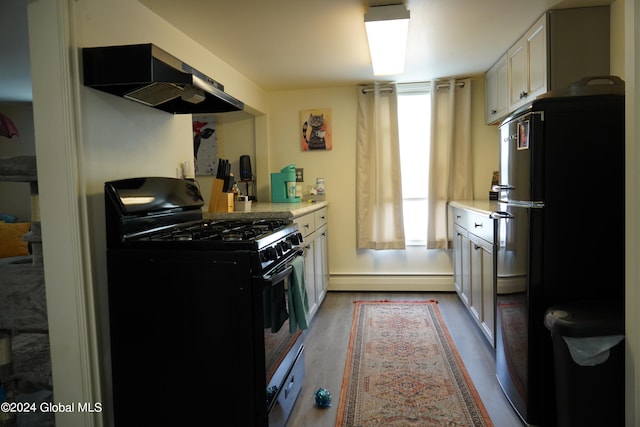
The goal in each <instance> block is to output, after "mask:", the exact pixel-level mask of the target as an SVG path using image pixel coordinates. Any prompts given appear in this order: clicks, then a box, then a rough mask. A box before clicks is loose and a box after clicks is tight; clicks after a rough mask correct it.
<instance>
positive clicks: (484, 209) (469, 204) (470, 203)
mask: <svg viewBox="0 0 640 427" xmlns="http://www.w3.org/2000/svg"><path fill="white" fill-rule="evenodd" d="M449 205H451V206H453V207H454V208H460V209H467V210H470V211H474V212H476V213H479V214H481V215H486V216H489V215H491V212H495V211H497V210H499V209H498V201H497V200H452V201H451V202H449Z"/></svg>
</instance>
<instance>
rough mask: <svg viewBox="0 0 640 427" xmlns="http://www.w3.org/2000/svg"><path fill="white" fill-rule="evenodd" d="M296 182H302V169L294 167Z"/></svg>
mask: <svg viewBox="0 0 640 427" xmlns="http://www.w3.org/2000/svg"><path fill="white" fill-rule="evenodd" d="M296 182H304V169H303V168H296Z"/></svg>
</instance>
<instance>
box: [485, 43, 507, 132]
mask: <svg viewBox="0 0 640 427" xmlns="http://www.w3.org/2000/svg"><path fill="white" fill-rule="evenodd" d="M485 103H486V105H485V107H486V108H485V110H486V117H485V121H486V123H487V124H493V123H496V122H497V121H499V120H500V119H502V118H503V117H504V116H506V115H507V113H508V112H509V75H508V73H507V54H506V53H505V54H504V55H502V58H500V59H499V60H498V62H496V63H495V64H494V65H493V67H491V69H490V70H489V71H487V76H486V78H485Z"/></svg>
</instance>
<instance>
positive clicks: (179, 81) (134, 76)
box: [82, 43, 244, 114]
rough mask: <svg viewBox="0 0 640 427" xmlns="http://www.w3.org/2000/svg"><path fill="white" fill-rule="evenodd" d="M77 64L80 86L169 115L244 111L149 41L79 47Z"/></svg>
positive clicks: (215, 84) (215, 85) (211, 83)
mask: <svg viewBox="0 0 640 427" xmlns="http://www.w3.org/2000/svg"><path fill="white" fill-rule="evenodd" d="M82 61H83V67H84V85H85V86H88V87H92V88H95V89H98V90H101V91H104V92H108V93H111V94H113V95H117V96H122V97H124V98H127V99H130V100H132V101H136V102H139V103H142V104H144V105H148V106H151V107H154V108H157V109H160V110H163V111H167V112H169V113H174V114H208V113H224V112H229V111H239V110H243V109H244V104H243V103H242V102H241V101H239V100H237V99H235V98H234V97H232V96H231V95H229V94H227V93H225V92H224V86H223V85H221V84H220V83H218V82H217V81H215V80H213V79H212V78H210V77H208V76H206V75H204V74H203V73H201V72H200V71H198V70H196V69H195V68H193V67H191V66H189V65H187V64H185V63H184V62H182V61H180V60H179V59H177V58H176V57H174V56H172V55H170V54H169V53H167V52H165V51H164V50H162V49H160V48H159V47H157V46H155V45H153V44H150V43H147V44H135V45H125V46H108V47H91V48H84V49H82Z"/></svg>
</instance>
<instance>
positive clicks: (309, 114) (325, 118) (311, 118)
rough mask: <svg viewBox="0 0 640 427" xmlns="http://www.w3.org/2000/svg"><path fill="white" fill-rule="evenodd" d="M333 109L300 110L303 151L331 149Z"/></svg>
mask: <svg viewBox="0 0 640 427" xmlns="http://www.w3.org/2000/svg"><path fill="white" fill-rule="evenodd" d="M331 119H332V117H331V109H330V108H316V109H313V110H302V111H300V126H301V131H302V135H301V143H302V151H317V150H331V149H332V148H333V140H332V136H331Z"/></svg>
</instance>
